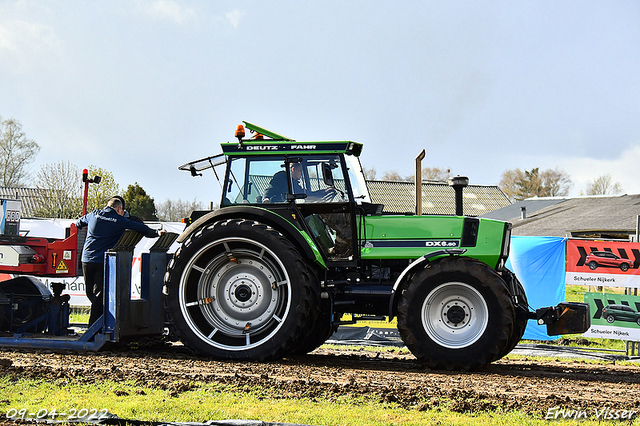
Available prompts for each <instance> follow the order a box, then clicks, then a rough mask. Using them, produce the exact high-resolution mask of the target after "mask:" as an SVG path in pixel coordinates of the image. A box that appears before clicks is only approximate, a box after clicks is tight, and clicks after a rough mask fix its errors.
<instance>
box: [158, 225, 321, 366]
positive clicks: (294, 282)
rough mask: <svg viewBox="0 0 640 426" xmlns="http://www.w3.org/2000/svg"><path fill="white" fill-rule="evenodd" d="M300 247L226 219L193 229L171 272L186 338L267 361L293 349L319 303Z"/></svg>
mask: <svg viewBox="0 0 640 426" xmlns="http://www.w3.org/2000/svg"><path fill="white" fill-rule="evenodd" d="M312 276H313V275H312V274H311V273H310V271H309V269H308V267H307V265H306V264H305V262H304V260H303V259H302V257H301V256H300V254H299V253H298V251H297V250H296V249H295V247H294V246H293V245H292V244H291V243H290V242H289V241H288V240H287V239H286V238H285V237H284V236H283V235H282V234H281V233H279V232H277V231H276V230H274V229H272V228H270V227H268V226H267V225H264V224H261V223H258V222H254V221H247V220H242V219H238V220H227V221H220V222H216V223H214V224H210V225H207V226H206V227H204V228H203V229H200V230H198V231H196V232H194V233H193V234H192V235H191V236H190V237H189V238H188V239H187V240H186V241H185V242H184V243H183V245H182V246H181V247H180V248H179V249H178V251H177V252H176V254H175V255H174V258H173V259H172V260H171V262H170V264H169V267H168V271H167V274H166V277H165V284H166V291H167V294H168V297H167V309H168V313H169V316H170V318H171V321H172V323H173V325H174V327H175V329H176V332H177V334H178V336H179V337H180V339H181V340H182V342H183V343H184V344H185V345H187V346H189V347H190V348H192V349H193V350H195V351H196V352H199V353H202V354H205V355H210V356H213V357H216V358H231V359H240V360H256V361H263V360H268V359H275V358H279V357H282V356H285V355H288V354H291V353H293V352H294V351H295V350H296V349H297V348H298V346H299V345H300V344H301V341H302V336H303V335H305V334H306V333H308V332H309V331H310V329H311V328H312V327H313V325H314V324H315V321H316V318H315V316H316V315H317V313H316V312H317V311H318V309H317V306H315V305H316V304H317V303H318V301H319V300H320V296H319V288H318V284H317V283H315V282H313V280H312Z"/></svg>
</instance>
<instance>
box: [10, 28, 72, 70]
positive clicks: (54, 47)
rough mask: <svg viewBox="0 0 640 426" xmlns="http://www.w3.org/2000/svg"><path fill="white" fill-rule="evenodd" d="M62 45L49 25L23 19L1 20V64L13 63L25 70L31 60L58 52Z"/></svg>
mask: <svg viewBox="0 0 640 426" xmlns="http://www.w3.org/2000/svg"><path fill="white" fill-rule="evenodd" d="M61 46H62V42H61V40H60V39H59V38H58V36H57V35H56V32H55V30H54V29H53V28H52V27H50V26H47V25H43V24H39V23H35V22H26V21H22V20H10V21H2V20H0V66H1V65H2V64H3V63H4V64H5V65H9V64H11V68H12V69H13V70H14V71H24V70H25V69H26V68H29V67H30V65H29V64H30V63H31V60H32V59H34V58H42V56H43V55H44V54H45V53H51V52H53V53H57V52H59V50H60V48H61Z"/></svg>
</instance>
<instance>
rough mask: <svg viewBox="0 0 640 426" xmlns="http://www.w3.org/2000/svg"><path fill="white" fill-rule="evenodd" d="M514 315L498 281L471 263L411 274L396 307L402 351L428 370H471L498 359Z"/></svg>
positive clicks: (450, 261)
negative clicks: (411, 276)
mask: <svg viewBox="0 0 640 426" xmlns="http://www.w3.org/2000/svg"><path fill="white" fill-rule="evenodd" d="M514 320H515V311H514V306H513V303H512V302H511V298H510V294H509V291H508V290H507V288H506V286H505V283H504V281H503V280H502V278H501V277H500V276H499V275H498V274H497V273H496V272H495V271H494V270H493V269H491V268H490V267H489V266H487V265H485V264H484V263H481V262H479V261H477V260H474V259H469V258H462V257H451V258H444V259H440V260H437V261H435V262H432V263H430V264H429V265H427V267H426V268H425V269H423V270H422V271H420V272H418V273H416V274H415V275H414V276H413V278H412V279H411V281H410V282H409V283H408V285H407V287H406V288H405V289H404V290H403V292H402V296H401V299H400V301H399V304H398V330H399V331H400V334H401V336H402V339H403V340H404V342H405V344H406V345H407V347H408V348H409V349H410V350H411V352H412V353H413V354H414V355H415V356H416V358H418V360H419V361H421V362H424V363H425V364H427V365H428V366H429V367H430V368H433V369H445V370H472V369H476V368H479V367H482V366H484V365H486V364H489V363H490V362H492V361H494V360H495V359H497V358H498V357H500V356H501V355H503V353H504V351H505V349H506V348H507V346H508V345H509V343H510V337H511V335H512V333H513V328H514Z"/></svg>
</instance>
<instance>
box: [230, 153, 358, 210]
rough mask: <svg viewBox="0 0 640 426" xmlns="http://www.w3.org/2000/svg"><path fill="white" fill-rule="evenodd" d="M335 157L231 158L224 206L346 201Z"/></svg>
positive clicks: (340, 168)
mask: <svg viewBox="0 0 640 426" xmlns="http://www.w3.org/2000/svg"><path fill="white" fill-rule="evenodd" d="M340 164H341V163H340V157H339V156H338V155H308V156H306V155H303V156H300V157H294V158H291V159H289V160H287V159H286V158H285V157H277V156H268V157H267V156H265V157H262V156H256V157H248V158H246V157H240V158H232V159H231V161H230V168H229V175H228V181H227V184H226V186H225V188H224V191H225V196H224V198H223V205H230V204H244V203H249V204H255V203H258V204H260V203H262V204H266V203H270V204H274V203H287V202H289V201H290V200H295V202H296V203H340V202H347V201H348V200H349V197H348V194H347V193H346V187H345V177H344V174H343V173H342V167H341V166H340Z"/></svg>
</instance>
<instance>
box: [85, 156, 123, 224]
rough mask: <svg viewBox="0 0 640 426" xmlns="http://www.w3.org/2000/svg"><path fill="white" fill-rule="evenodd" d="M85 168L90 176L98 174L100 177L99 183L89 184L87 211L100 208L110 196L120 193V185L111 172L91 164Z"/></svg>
mask: <svg viewBox="0 0 640 426" xmlns="http://www.w3.org/2000/svg"><path fill="white" fill-rule="evenodd" d="M87 170H89V176H90V177H93V176H100V177H101V178H102V179H101V180H100V183H90V184H89V194H88V197H87V211H88V212H90V211H93V210H100V209H102V208H103V207H104V206H106V205H107V202H108V201H109V199H110V198H111V197H113V196H114V195H119V194H120V192H121V189H120V185H118V184H117V183H116V181H115V179H114V177H113V173H111V172H109V171H107V170H104V169H102V168H100V167H97V166H93V165H91V166H89V167H88V168H87ZM127 208H128V206H127Z"/></svg>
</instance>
